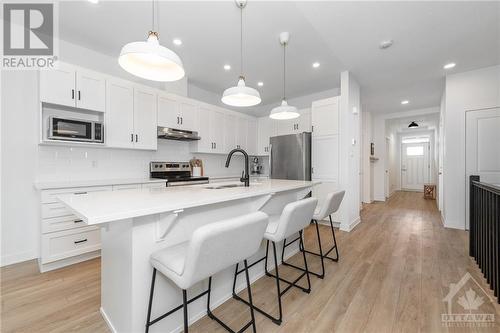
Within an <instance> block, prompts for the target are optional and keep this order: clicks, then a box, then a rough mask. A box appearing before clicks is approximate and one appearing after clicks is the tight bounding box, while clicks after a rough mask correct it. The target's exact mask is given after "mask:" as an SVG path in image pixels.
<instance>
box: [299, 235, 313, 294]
mask: <svg viewBox="0 0 500 333" xmlns="http://www.w3.org/2000/svg"><path fill="white" fill-rule="evenodd" d="M299 233H300V243H301V244H302V245H304V244H303V241H302V230H301V231H300V232H299ZM302 257H303V258H304V267H305V270H306V276H307V293H310V292H311V279H310V278H309V268H308V267H307V258H306V253H305V252H304V251H302Z"/></svg>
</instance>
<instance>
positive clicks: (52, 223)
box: [42, 215, 87, 234]
mask: <svg viewBox="0 0 500 333" xmlns="http://www.w3.org/2000/svg"><path fill="white" fill-rule="evenodd" d="M85 226H87V224H86V223H85V222H83V220H81V219H79V218H78V217H76V216H75V215H68V216H60V217H53V218H50V219H43V220H42V233H43V234H46V233H49V232H54V231H61V230H69V229H76V228H81V227H85Z"/></svg>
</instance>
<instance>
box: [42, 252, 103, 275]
mask: <svg viewBox="0 0 500 333" xmlns="http://www.w3.org/2000/svg"><path fill="white" fill-rule="evenodd" d="M100 256H101V250H96V251H92V252H88V253H84V254H80V255H77V256H74V257H69V258H65V259H61V260H57V261H53V262H49V263H46V264H42V263H41V262H40V259H38V269H39V270H40V273H45V272H48V271H52V270H54V269H59V268H62V267H65V266H69V265H73V264H77V263H79V262H82V261H87V260H90V259H94V258H97V257H100Z"/></svg>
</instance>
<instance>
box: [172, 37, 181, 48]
mask: <svg viewBox="0 0 500 333" xmlns="http://www.w3.org/2000/svg"><path fill="white" fill-rule="evenodd" d="M172 42H173V43H174V44H175V45H177V46H179V45H182V40H180V39H179V38H175V39H174V40H173V41H172Z"/></svg>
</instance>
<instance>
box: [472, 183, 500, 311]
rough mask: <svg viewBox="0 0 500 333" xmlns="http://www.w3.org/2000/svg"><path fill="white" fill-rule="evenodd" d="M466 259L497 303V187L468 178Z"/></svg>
mask: <svg viewBox="0 0 500 333" xmlns="http://www.w3.org/2000/svg"><path fill="white" fill-rule="evenodd" d="M469 181H470V188H469V191H470V195H469V198H470V203H469V205H470V209H469V212H470V217H469V255H470V256H471V257H473V258H474V259H475V260H476V262H477V264H478V265H479V268H480V269H481V272H482V273H483V275H484V277H485V278H486V281H487V282H488V284H489V285H490V288H491V289H492V290H493V291H494V293H495V296H496V297H497V301H498V303H500V271H499V270H500V257H499V255H500V253H499V252H500V251H499V249H500V186H496V185H493V184H488V183H482V182H481V181H480V179H479V176H470V180H469Z"/></svg>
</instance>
